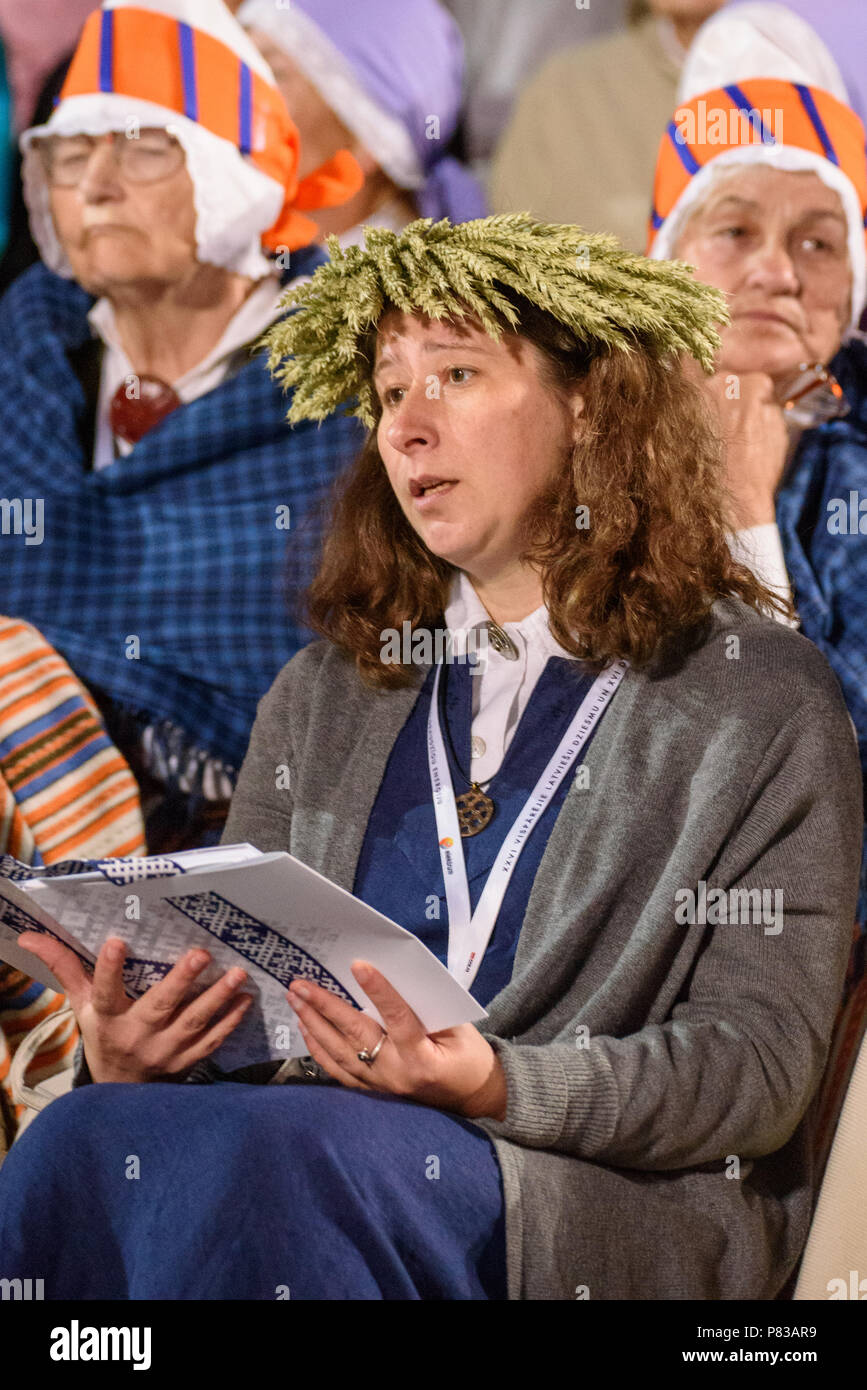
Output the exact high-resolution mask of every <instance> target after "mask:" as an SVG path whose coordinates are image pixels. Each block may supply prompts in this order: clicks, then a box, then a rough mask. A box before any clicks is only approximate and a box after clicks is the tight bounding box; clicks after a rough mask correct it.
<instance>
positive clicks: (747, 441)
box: [703, 372, 789, 530]
mask: <svg viewBox="0 0 867 1390" xmlns="http://www.w3.org/2000/svg"><path fill="white" fill-rule="evenodd" d="M703 384H704V389H705V391H706V392H707V394H708V396H709V397H710V399H711V400H712V401H713V403H714V404H715V406H716V409H717V414H718V416H719V421H720V429H721V433H722V437H723V439H724V440H725V445H726V473H727V481H728V488H729V493H730V495H731V498H732V502H733V504H734V516H733V518H732V519H733V522H734V525H735V527H736V528H737V529H738V530H741V529H745V528H746V527H749V526H761V525H762V524H763V523H765V522H769V521H775V520H776V504H775V496H776V491H777V488H778V487H779V485H780V481H781V479H782V476H783V472H784V470H785V467H786V454H787V452H788V447H789V434H788V430H787V429H786V419H785V416H784V414H783V411H782V408H781V406H780V404H779V402H778V401H777V399H776V397H775V395H774V383H773V381H772V380H771V378H770V377H769V376H766V375H765V374H764V373H763V372H743V373H741V374H740V375H734V374H732V373H723V372H719V373H717V375H715V376H712V377H708V378H706V379H705V381H704V383H703ZM735 388H736V389H737V395H734V394H733V392H734V390H735Z"/></svg>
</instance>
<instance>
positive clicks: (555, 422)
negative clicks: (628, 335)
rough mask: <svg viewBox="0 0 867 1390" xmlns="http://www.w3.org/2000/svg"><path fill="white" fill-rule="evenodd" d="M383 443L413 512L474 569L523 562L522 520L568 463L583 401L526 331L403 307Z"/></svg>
mask: <svg viewBox="0 0 867 1390" xmlns="http://www.w3.org/2000/svg"><path fill="white" fill-rule="evenodd" d="M374 381H375V385H376V390H377V394H378V396H379V399H380V401H381V403H382V419H381V420H380V422H379V426H378V430H377V442H378V445H379V452H380V455H381V457H382V460H383V463H384V464H385V468H386V471H387V473H388V477H389V481H390V482H391V485H392V487H393V488H394V491H395V495H396V496H397V499H398V502H399V503H400V506H401V508H402V509H403V512H404V515H405V516H406V518H407V520H408V521H409V523H410V525H411V526H412V527H413V529H414V530H415V531H416V532H417V533H418V535H419V536H420V537H421V539H422V540H423V541H424V543H425V545H426V546H427V547H428V549H429V550H430V551H431V552H432V553H433V554H434V555H438V556H440V557H441V558H442V559H444V560H447V561H448V562H449V563H450V564H452V565H455V566H456V567H457V568H458V569H462V570H465V571H466V572H467V573H468V574H470V575H471V576H472V577H473V578H475V579H479V580H483V581H491V580H493V579H495V578H500V577H503V576H504V575H505V574H507V573H509V572H510V571H511V570H513V569H515V568H516V567H517V566H518V564H519V560H518V557H519V555H520V552H521V549H522V530H521V528H522V521H523V519H524V517H525V516H526V514H527V511H528V509H529V507H530V505H531V503H533V502H534V501H535V500H536V498H537V497H538V496H539V494H540V493H541V492H542V491H543V490H544V489H545V488H546V486H548V485H549V484H550V483H551V482H552V481H553V480H554V478H555V477H556V476H557V475H558V473H559V472H560V470H561V469H562V466H563V462H564V459H565V458H566V457H567V456H568V454H569V453H570V452H571V449H572V445H573V442H574V439H575V432H576V421H577V417H578V415H579V414H580V411H581V408H582V404H583V402H582V401H581V398H580V396H578V395H577V394H576V395H575V396H574V398H573V400H572V401H570V400H569V399H568V398H567V397H565V396H562V395H561V394H559V393H558V392H557V391H556V390H555V389H554V388H553V387H552V386H551V385H550V384H549V383H548V381H547V380H546V379H545V376H544V358H543V357H542V354H541V353H540V352H539V350H538V349H537V348H536V347H535V346H534V345H533V344H532V343H530V342H528V341H527V340H526V339H524V338H521V337H515V336H513V335H506V336H505V337H504V338H503V340H502V341H501V342H499V343H495V342H494V341H493V339H491V338H489V337H488V335H487V333H485V332H484V330H483V329H482V328H479V327H477V326H476V325H475V324H474V323H473V322H472V321H468V320H465V321H462V322H460V323H448V322H445V321H442V320H431V319H428V318H426V317H425V316H424V315H421V314H404V313H398V312H397V311H393V312H391V313H389V314H387V315H386V316H385V317H384V318H383V320H382V322H381V324H380V326H379V332H378V335H377V351H376V368H375V374H374Z"/></svg>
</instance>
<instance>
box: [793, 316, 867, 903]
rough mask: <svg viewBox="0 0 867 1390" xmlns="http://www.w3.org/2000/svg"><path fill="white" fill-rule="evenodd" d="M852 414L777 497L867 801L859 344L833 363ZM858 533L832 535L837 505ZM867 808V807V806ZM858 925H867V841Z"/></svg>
mask: <svg viewBox="0 0 867 1390" xmlns="http://www.w3.org/2000/svg"><path fill="white" fill-rule="evenodd" d="M831 370H832V371H833V372H834V375H835V376H836V377H837V379H838V381H839V382H840V385H841V386H842V387H843V390H844V392H845V394H846V399H847V401H848V402H849V404H850V406H851V407H852V410H851V413H850V414H849V415H847V416H846V417H845V418H844V419H842V420H832V421H829V422H828V423H827V424H824V425H820V426H818V427H817V428H816V429H812V430H807V431H805V433H804V434H803V435H802V436H801V441H800V444H799V447H798V450H797V453H796V455H795V458H794V459H793V461H792V465H791V467H790V469H789V470H788V473H787V475H786V477H785V479H784V480H783V486H782V487H781V489H780V492H779V494H778V497H777V522H778V525H779V528H780V533H781V536H782V541H783V549H784V551H785V556H786V565H787V567H788V571H789V577H790V579H791V581H792V584H793V586H794V591H795V603H796V605H797V608H798V612H799V614H800V618H801V629H802V631H803V633H804V635H805V636H806V637H809V638H810V641H811V642H815V644H816V646H817V647H819V649H820V650H821V651H822V652H824V654H825V656H826V657H827V659H828V661H829V662H830V664H831V666H832V667H833V668H834V672H835V674H836V676H837V679H838V680H839V682H840V686H841V688H842V690H843V695H844V696H845V699H846V704H847V705H848V707H849V713H850V715H851V716H852V721H853V723H854V725H855V731H856V733H857V735H858V748H859V753H860V758H861V769H862V772H863V773H864V777H865V793H867V346H865V344H864V343H862V342H861V341H860V340H858V339H856V340H854V341H853V342H851V343H848V344H847V345H846V346H845V347H844V348H843V349H842V350H841V351H840V352H839V353H838V355H837V357H836V358H835V359H834V361H833V362H832V363H831ZM852 493H854V494H856V499H857V500H856V506H857V501H860V503H861V506H862V512H861V520H860V526H856V527H855V528H854V529H852V528H850V529H847V531H846V532H845V533H844V534H841V535H837V534H834V532H833V531H832V530H831V529H830V528H829V524H828V523H829V520H830V519H831V516H832V515H833V513H834V511H835V510H836V509H835V508H831V510H830V511H829V507H830V505H831V504H832V503H833V502H834V500H835V499H842V500H843V501H844V502H845V503H846V509H847V512H849V511H851V498H850V494H852ZM865 804H867V802H865ZM858 915H859V921H861V922H862V923H864V924H865V925H867V838H865V851H864V859H863V861H862V868H861V897H860V901H859V905H858Z"/></svg>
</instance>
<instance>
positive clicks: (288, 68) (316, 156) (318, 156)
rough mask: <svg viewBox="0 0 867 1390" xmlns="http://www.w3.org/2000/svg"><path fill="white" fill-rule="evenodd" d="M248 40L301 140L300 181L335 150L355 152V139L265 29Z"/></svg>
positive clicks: (251, 34)
mask: <svg viewBox="0 0 867 1390" xmlns="http://www.w3.org/2000/svg"><path fill="white" fill-rule="evenodd" d="M248 32H249V35H250V38H251V39H252V40H253V42H254V44H255V45H256V47H257V48H258V50H259V52H260V53H261V54H262V57H263V58H264V59H265V62H266V63H267V64H268V66H269V67H270V69H271V71H272V72H273V74H274V81H275V82H276V83H277V86H278V87H279V89H280V95H281V96H282V98H283V100H284V101H285V103H286V105H287V107H288V108H289V115H290V116H291V117H292V119H293V121H294V122H295V124H296V126H297V127H298V134H299V136H300V137H301V151H300V162H299V168H298V175H299V178H302V179H303V178H306V177H307V175H308V174H310V173H312V172H313V170H314V169H318V168H319V166H320V164H324V163H325V162H326V160H329V159H331V158H332V157H333V156H334V155H335V154H336V153H337V151H338V150H352V151H353V153H357V145H358V142H357V141H356V139H355V137H354V136H353V135H352V133H351V131H349V130H347V128H346V126H345V125H344V124H343V122H342V121H341V120H340V118H339V116H337V115H335V113H334V112H333V111H332V109H331V107H330V106H329V105H328V103H327V102H326V101H325V100H324V99H323V98H322V97H321V96H320V95H319V91H318V89H317V88H316V87H314V85H313V83H312V82H310V81H309V80H308V79H307V78H306V77H305V76H304V73H303V72H302V71H301V69H300V68H299V67H298V64H297V63H295V62H293V60H292V59H291V58H290V57H289V54H288V53H286V52H285V50H284V49H282V48H281V47H280V45H279V44H277V43H275V42H274V40H273V39H272V38H271V37H270V35H269V34H266V33H265V31H264V29H256V28H251V29H250V30H249V31H248Z"/></svg>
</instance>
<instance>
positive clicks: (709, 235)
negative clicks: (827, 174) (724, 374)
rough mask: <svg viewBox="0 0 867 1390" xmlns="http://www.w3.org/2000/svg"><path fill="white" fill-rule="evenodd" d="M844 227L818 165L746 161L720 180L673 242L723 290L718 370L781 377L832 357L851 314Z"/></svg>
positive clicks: (835, 198)
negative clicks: (808, 169) (725, 308)
mask: <svg viewBox="0 0 867 1390" xmlns="http://www.w3.org/2000/svg"><path fill="white" fill-rule="evenodd" d="M846 232H847V227H846V218H845V216H844V213H843V207H842V204H841V202H840V198H839V197H838V195H837V194H836V193H835V192H834V190H833V189H832V188H828V187H827V185H825V184H824V183H822V181H821V179H820V178H819V177H818V175H817V174H812V173H794V172H789V171H786V170H783V169H769V168H767V167H761V168H754V169H751V168H743V169H739V170H735V171H733V172H732V174H731V175H730V176H729V177H728V178H726V179H725V180H724V181H721V182H720V183H719V185H718V186H717V187H716V188H715V189H714V192H713V193H712V195H711V197H710V198H709V199H708V201H707V202H706V203H705V204H704V205H703V206H702V207H701V208H700V209H699V210H698V212H696V213H695V215H694V216H693V217H692V218H691V219H690V221H689V222H688V223H687V225H686V227H685V228H684V231H683V234H682V235H681V238H680V240H679V242H678V245H677V247H676V251H675V254H676V255H677V256H678V257H679V258H680V259H681V260H685V261H689V262H690V263H691V264H692V265H694V266H695V267H696V271H697V274H698V276H699V278H700V279H702V280H706V281H707V282H708V283H709V284H711V285H716V286H717V288H719V289H721V290H725V291H726V292H727V294H728V296H729V308H730V310H731V315H732V322H731V324H730V325H729V326H728V327H727V328H725V329H723V332H722V351H721V353H720V356H719V358H718V361H717V370H718V371H730V372H735V373H736V372H765V373H766V374H767V375H768V376H771V377H773V378H775V379H780V380H782V379H784V378H786V377H790V376H791V375H792V373H793V372H794V371H796V370H797V368H798V366H799V365H800V364H801V363H802V362H823V363H827V362H829V361H830V360H831V358H832V357H833V356H834V354H835V352H836V351H837V349H838V348H839V346H840V342H841V339H842V335H843V332H844V330H845V328H846V326H847V324H848V321H849V299H850V292H851V284H852V275H851V271H850V267H849V252H848V246H847V240H846Z"/></svg>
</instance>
